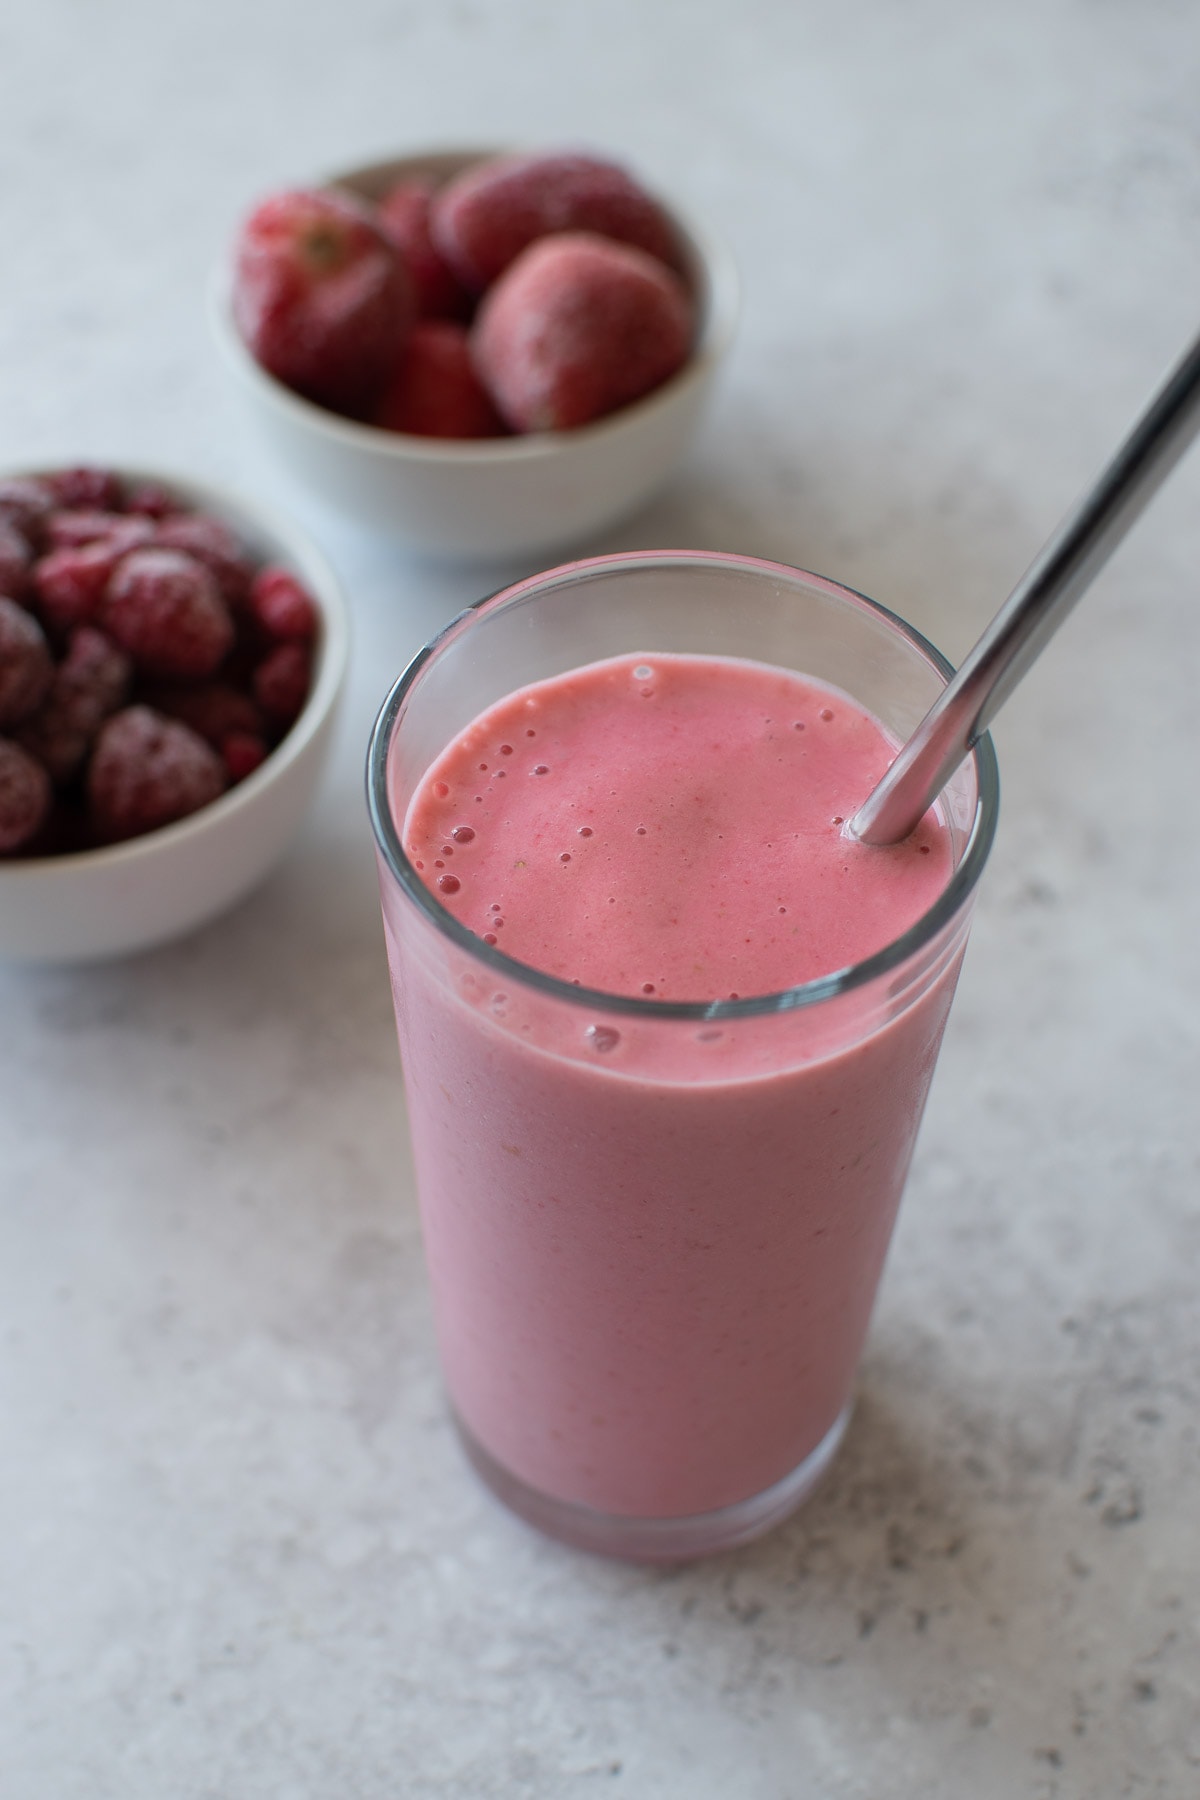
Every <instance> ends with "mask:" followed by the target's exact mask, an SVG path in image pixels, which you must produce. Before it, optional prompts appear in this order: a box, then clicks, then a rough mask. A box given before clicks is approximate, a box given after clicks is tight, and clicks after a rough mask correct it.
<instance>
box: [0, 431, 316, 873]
mask: <svg viewBox="0 0 1200 1800" xmlns="http://www.w3.org/2000/svg"><path fill="white" fill-rule="evenodd" d="M70 466H71V465H70V463H69V462H66V461H61V460H60V461H57V462H45V463H40V464H39V465H38V466H37V467H35V468H30V467H22V468H19V469H18V468H8V467H5V468H2V469H0V480H10V479H12V478H13V477H14V476H18V475H19V476H22V477H34V478H36V477H38V476H45V475H52V474H54V473H56V472H57V471H59V470H61V469H64V468H67V467H70ZM103 467H104V468H105V469H106V470H109V471H111V473H112V474H114V475H116V476H118V477H119V478H120V480H121V481H123V482H153V483H154V484H155V485H156V486H159V487H163V488H166V490H167V492H168V493H170V494H173V495H176V496H177V497H178V498H180V499H182V500H185V501H186V502H187V503H188V504H189V505H190V506H195V507H196V508H197V509H200V510H205V511H211V512H213V513H214V514H215V515H216V516H217V517H219V518H221V519H222V520H223V521H224V522H225V523H227V524H229V525H230V526H231V527H233V528H234V529H239V530H240V532H241V534H242V535H243V536H244V537H246V538H250V539H253V538H254V537H256V536H262V537H264V538H271V539H273V540H275V543H276V545H277V546H278V551H279V555H278V560H279V561H281V562H289V563H292V564H294V565H295V567H296V570H297V572H298V573H300V574H302V575H303V576H304V579H305V582H306V584H307V585H308V586H309V587H311V588H312V589H313V590H314V594H315V598H316V600H317V604H318V606H319V607H320V612H321V632H320V640H319V641H320V653H319V657H318V660H317V669H316V679H315V680H314V682H313V684H312V687H311V688H310V690H309V694H308V698H307V699H306V700H305V702H304V706H303V708H302V710H301V712H300V714H299V716H298V717H297V718H296V720H295V721H294V723H293V724H292V725H291V726H290V728H289V729H288V731H287V733H286V735H285V736H284V737H282V738H281V739H280V741H279V743H278V744H277V745H276V746H275V748H274V749H273V750H272V751H271V752H270V754H269V755H268V756H267V757H266V758H265V759H264V761H263V762H261V763H260V764H259V766H258V768H257V769H254V770H253V771H252V772H251V773H250V774H249V775H247V776H246V777H245V779H244V780H242V781H239V782H238V783H237V784H236V786H234V787H231V788H227V789H226V791H225V792H224V793H223V794H222V795H220V797H219V798H218V799H216V800H212V801H210V802H209V804H208V805H207V806H202V807H199V808H198V809H197V811H195V812H194V813H189V814H188V815H187V816H186V817H185V818H182V819H176V820H175V821H174V822H173V823H172V824H170V825H160V826H159V827H158V828H157V829H156V830H154V831H147V832H143V833H142V834H141V835H140V836H139V837H134V838H126V839H124V840H123V841H122V842H121V843H118V844H101V845H97V846H96V847H95V848H93V849H90V850H65V851H62V852H61V853H59V854H55V855H50V856H16V857H12V858H9V857H5V858H0V884H5V885H7V884H14V883H16V882H18V881H22V880H23V881H26V882H33V881H36V880H39V879H40V880H43V881H44V880H45V879H46V878H47V876H48V875H49V874H50V873H51V871H54V870H62V871H64V872H70V871H72V870H75V871H82V870H84V869H88V870H91V869H101V868H104V869H115V868H120V867H123V866H124V867H128V866H132V865H134V864H136V863H138V862H139V861H144V860H146V859H147V858H149V857H152V856H155V855H157V854H158V852H159V851H160V850H162V849H164V848H167V847H173V846H175V845H179V844H182V843H184V842H185V841H187V840H188V839H190V838H194V837H198V836H200V835H201V834H203V833H204V832H206V831H209V830H212V829H215V828H216V827H217V826H218V824H219V823H220V822H221V821H223V820H226V819H230V818H233V817H234V816H236V815H237V814H238V813H240V812H244V811H245V810H246V809H247V807H250V806H253V805H254V803H255V801H256V800H257V799H258V797H259V795H260V794H262V793H264V792H265V791H266V790H267V789H268V788H269V787H271V786H272V785H273V784H274V783H275V782H276V781H277V780H278V779H279V778H280V776H282V775H283V774H284V773H285V771H286V770H287V769H289V768H290V767H291V766H292V765H293V764H294V763H295V762H296V761H297V760H298V759H299V758H300V757H301V756H302V755H303V754H304V752H305V750H306V749H307V748H308V746H309V744H310V743H311V742H312V740H313V738H314V737H315V736H316V735H317V733H318V732H319V731H320V730H321V728H322V727H323V725H324V724H325V721H326V720H327V718H328V717H329V715H330V714H331V712H332V711H333V708H334V706H335V704H336V702H337V698H338V695H339V693H340V692H341V689H342V685H343V683H344V681H345V678H346V670H347V667H348V664H349V657H350V614H349V609H348V607H347V604H346V600H345V596H344V595H343V593H342V590H341V584H340V583H339V581H338V578H337V576H336V575H335V574H334V571H333V567H332V564H331V563H330V562H329V560H328V559H327V557H326V556H325V555H324V553H323V552H322V551H320V550H319V549H318V548H317V546H316V545H315V544H314V543H313V541H312V540H311V539H310V538H309V537H308V536H307V535H306V534H305V533H304V532H303V531H302V530H301V529H300V528H299V527H298V526H296V525H294V524H293V523H292V521H291V520H290V519H289V518H288V517H287V516H286V515H285V514H283V513H281V512H279V511H278V510H277V509H276V508H274V507H272V506H268V505H264V504H263V503H262V502H261V501H259V500H257V499H254V500H251V499H248V498H247V497H246V496H244V495H242V494H240V493H238V492H237V491H236V490H234V489H231V488H225V487H223V486H221V485H220V484H219V483H216V482H211V481H207V480H204V479H197V478H195V477H193V476H191V475H188V474H186V473H184V472H183V471H182V470H174V469H168V468H164V467H162V466H157V467H155V468H147V467H144V466H142V465H139V464H132V463H116V462H107V461H106V462H104V464H103ZM270 560H274V557H273V556H272V557H271V559H270Z"/></svg>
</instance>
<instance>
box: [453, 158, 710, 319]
mask: <svg viewBox="0 0 1200 1800" xmlns="http://www.w3.org/2000/svg"><path fill="white" fill-rule="evenodd" d="M430 231H431V233H432V236H433V241H434V243H435V244H436V245H437V247H438V249H439V250H440V251H441V253H442V255H443V256H444V257H445V259H446V261H447V262H448V263H449V264H450V266H451V268H452V269H454V270H455V272H456V273H457V275H458V276H459V278H460V280H462V281H463V282H465V284H466V285H467V287H469V288H472V289H474V290H475V291H476V292H477V293H478V292H482V290H483V289H484V288H486V287H488V286H490V284H491V283H492V282H493V281H494V280H495V279H496V277H497V275H500V274H502V273H503V271H504V270H505V269H507V267H508V265H509V264H510V263H511V262H512V261H513V260H514V258H515V257H517V256H519V255H520V253H521V251H522V250H524V249H525V247H526V246H527V245H528V244H532V243H533V242H534V240H535V239H537V238H540V237H545V236H547V235H548V234H549V233H550V232H552V231H594V232H596V233H597V234H598V235H599V236H600V237H605V238H614V239H616V241H617V242H618V243H622V244H632V245H633V246H634V247H635V248H636V249H638V250H644V251H646V253H647V254H648V255H650V256H656V257H658V258H659V260H660V261H661V262H665V263H667V264H668V265H669V266H670V267H672V268H676V269H678V268H679V266H680V257H679V245H678V240H677V237H676V234H675V230H674V228H673V226H672V225H671V222H670V220H669V219H668V217H667V215H666V213H665V212H664V211H663V209H662V207H661V206H659V204H658V202H657V201H656V200H652V199H651V198H650V196H649V194H647V193H646V191H645V189H644V188H642V187H639V185H638V183H637V182H636V181H634V180H633V178H632V176H630V175H628V174H626V172H625V170H624V169H622V168H619V167H617V165H616V164H615V163H610V162H603V161H601V160H599V159H598V158H597V157H593V156H578V155H572V154H568V155H537V156H504V157H494V158H492V159H491V160H489V161H488V162H484V163H477V164H476V165H475V166H474V168H471V169H467V170H465V171H464V172H463V174H461V175H457V176H455V178H454V180H453V181H450V182H448V183H447V184H446V186H445V187H444V188H442V189H441V191H440V192H439V193H438V194H437V195H436V197H435V199H434V202H433V206H432V210H431V214H430Z"/></svg>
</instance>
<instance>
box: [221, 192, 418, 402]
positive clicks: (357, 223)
mask: <svg viewBox="0 0 1200 1800" xmlns="http://www.w3.org/2000/svg"><path fill="white" fill-rule="evenodd" d="M414 311H415V302H414V300H413V294H412V285H411V282H410V281H409V277H408V273H407V271H406V269H405V268H404V265H403V264H402V262H401V260H400V257H399V256H398V254H397V252H396V249H395V246H394V245H393V244H392V243H391V242H390V241H389V239H388V238H386V237H385V236H384V234H383V232H382V231H381V230H380V229H379V227H378V226H377V225H376V223H375V221H374V218H373V216H372V210H371V208H369V207H368V206H367V205H366V204H365V203H363V202H362V201H360V200H357V199H355V198H353V197H352V196H350V195H348V194H343V193H315V192H304V191H295V192H291V193H284V194H276V195H273V196H272V197H271V198H270V199H268V200H264V201H263V203H262V204H261V205H260V206H259V207H258V208H257V209H256V210H255V211H254V212H253V213H252V214H251V215H250V217H249V219H247V221H246V223H245V225H244V226H243V227H242V231H241V235H240V237H239V240H238V246H237V263H236V270H235V275H234V292H233V312H234V318H235V319H236V321H237V326H238V329H239V331H240V332H241V334H242V336H243V337H244V338H245V340H246V343H247V344H248V346H249V348H250V350H251V352H252V353H253V355H254V356H255V357H256V358H257V360H258V361H259V362H260V363H261V364H262V366H263V368H264V369H267V370H268V371H269V372H270V373H271V374H272V375H274V376H276V377H277V379H278V380H280V381H282V382H284V383H285V384H286V385H287V386H288V387H290V388H294V389H295V390H296V392H297V393H300V394H304V395H306V396H307V397H308V398H309V399H310V400H315V401H316V402H317V404H318V405H321V406H328V407H332V408H333V409H334V410H335V411H340V412H349V413H355V412H359V411H361V410H362V409H363V408H365V407H366V406H368V405H369V403H370V399H371V396H372V394H373V393H374V391H375V390H376V388H377V387H378V386H379V385H380V383H381V382H382V381H383V380H384V379H385V378H386V376H387V374H388V372H389V370H390V368H391V365H392V363H393V361H394V360H395V357H396V353H397V351H398V350H399V348H400V345H401V343H402V342H403V340H404V337H405V334H406V333H407V331H408V328H409V326H410V325H411V323H412V319H413V314H414Z"/></svg>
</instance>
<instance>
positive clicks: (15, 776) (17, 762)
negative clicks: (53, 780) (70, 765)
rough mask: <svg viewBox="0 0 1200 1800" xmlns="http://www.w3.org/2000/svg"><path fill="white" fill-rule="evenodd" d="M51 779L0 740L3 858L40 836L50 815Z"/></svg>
mask: <svg viewBox="0 0 1200 1800" xmlns="http://www.w3.org/2000/svg"><path fill="white" fill-rule="evenodd" d="M50 800H51V790H50V777H49V776H48V775H47V773H46V771H45V769H43V767H42V765H41V764H40V763H39V762H37V761H35V759H34V758H33V757H32V756H30V754H29V752H28V751H27V750H22V748H21V746H20V745H19V744H14V743H13V742H12V741H11V740H10V739H9V738H3V737H0V855H2V854H4V853H6V852H8V851H10V850H19V849H20V848H21V846H22V844H27V843H29V841H30V839H31V838H34V837H36V836H37V834H38V832H39V831H40V830H41V828H42V826H43V824H44V823H45V821H46V818H47V816H48V814H49V812H50Z"/></svg>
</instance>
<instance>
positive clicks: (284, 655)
mask: <svg viewBox="0 0 1200 1800" xmlns="http://www.w3.org/2000/svg"><path fill="white" fill-rule="evenodd" d="M311 684H312V658H311V656H310V655H309V652H308V650H307V649H306V647H305V646H304V645H303V644H280V645H278V647H277V648H276V649H274V650H270V651H268V652H267V654H266V656H264V657H263V659H262V661H261V662H260V663H259V665H258V667H257V669H255V671H254V698H255V699H256V700H257V701H258V704H259V705H260V706H261V707H262V709H263V712H264V713H265V714H266V716H267V718H268V720H269V721H270V722H271V724H272V725H274V726H275V727H276V728H277V729H278V728H279V727H281V726H287V725H290V724H291V723H292V721H293V720H294V719H295V718H297V717H298V716H299V714H300V711H301V709H302V708H303V706H304V702H305V701H306V700H307V698H308V690H309V687H310V686H311Z"/></svg>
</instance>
